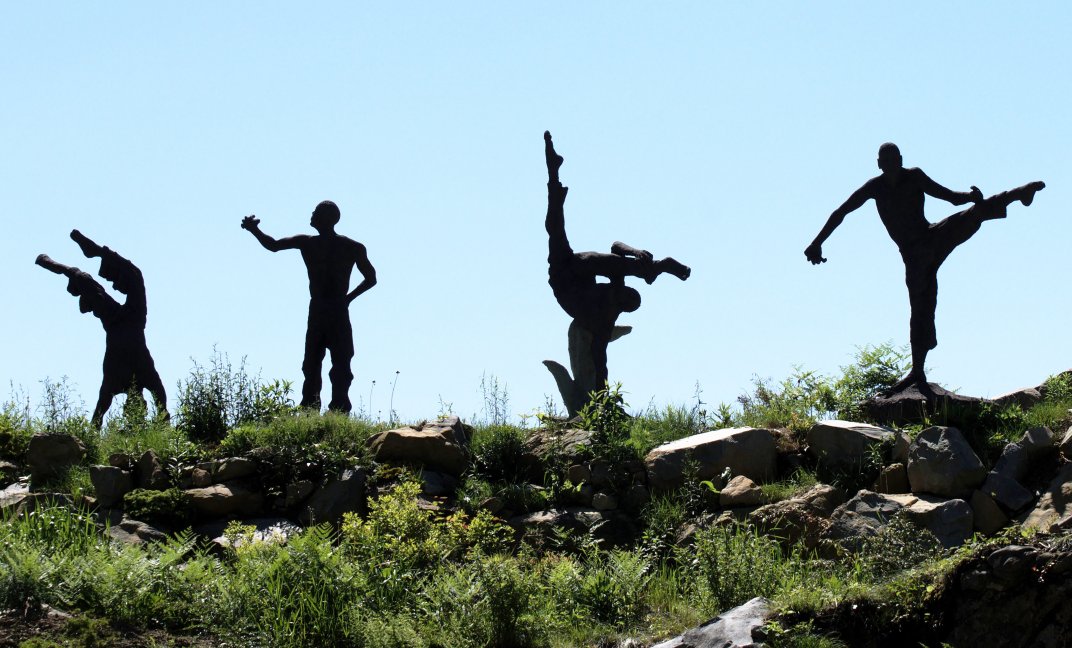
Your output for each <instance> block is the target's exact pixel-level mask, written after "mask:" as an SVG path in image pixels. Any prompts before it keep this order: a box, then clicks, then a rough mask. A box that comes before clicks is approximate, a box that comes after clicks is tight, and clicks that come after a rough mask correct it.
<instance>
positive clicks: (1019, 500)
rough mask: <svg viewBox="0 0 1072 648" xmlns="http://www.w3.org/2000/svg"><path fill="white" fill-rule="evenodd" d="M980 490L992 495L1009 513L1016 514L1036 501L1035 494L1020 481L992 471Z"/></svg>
mask: <svg viewBox="0 0 1072 648" xmlns="http://www.w3.org/2000/svg"><path fill="white" fill-rule="evenodd" d="M980 490H981V491H983V492H984V493H986V494H987V495H989V496H990V498H991V499H993V500H994V501H995V502H996V503H997V504H998V505H1000V506H1001V508H1002V509H1003V510H1004V511H1006V512H1007V513H1008V514H1009V515H1016V514H1017V513H1020V512H1021V511H1023V510H1024V509H1025V508H1027V507H1028V506H1030V505H1031V503H1032V502H1034V501H1035V494H1034V493H1032V492H1031V491H1029V490H1027V489H1026V488H1024V487H1023V486H1022V485H1020V482H1017V481H1014V480H1012V479H1009V478H1008V477H1004V476H1002V475H999V474H998V473H996V472H990V473H989V474H987V476H986V481H984V482H983V485H982V486H981V487H980Z"/></svg>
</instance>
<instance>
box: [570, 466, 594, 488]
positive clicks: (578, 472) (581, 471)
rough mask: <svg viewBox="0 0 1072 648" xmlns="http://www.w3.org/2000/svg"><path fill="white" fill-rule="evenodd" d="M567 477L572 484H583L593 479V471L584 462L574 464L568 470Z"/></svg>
mask: <svg viewBox="0 0 1072 648" xmlns="http://www.w3.org/2000/svg"><path fill="white" fill-rule="evenodd" d="M566 479H567V480H569V482H570V483H571V484H583V483H585V482H587V481H590V480H591V479H592V471H590V470H588V466H585V465H584V464H573V465H572V466H570V467H569V468H568V469H567V470H566Z"/></svg>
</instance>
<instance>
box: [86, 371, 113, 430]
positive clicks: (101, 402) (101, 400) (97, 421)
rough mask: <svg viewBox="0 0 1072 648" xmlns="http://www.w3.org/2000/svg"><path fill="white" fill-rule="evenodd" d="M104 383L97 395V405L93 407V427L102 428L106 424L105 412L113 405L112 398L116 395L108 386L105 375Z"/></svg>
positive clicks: (91, 419)
mask: <svg viewBox="0 0 1072 648" xmlns="http://www.w3.org/2000/svg"><path fill="white" fill-rule="evenodd" d="M104 381H105V382H104V383H103V384H102V385H101V388H100V392H99V393H98V395H97V405H96V406H95V407H94V408H93V416H92V417H91V418H90V421H91V422H92V423H93V427H95V428H96V429H98V430H99V429H101V426H102V425H103V424H104V414H105V412H107V411H108V408H109V407H111V405H112V399H113V398H114V397H115V394H114V393H113V391H112V389H111V388H110V387H109V386H108V377H107V376H105V378H104Z"/></svg>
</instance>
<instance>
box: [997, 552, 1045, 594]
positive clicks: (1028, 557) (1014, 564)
mask: <svg viewBox="0 0 1072 648" xmlns="http://www.w3.org/2000/svg"><path fill="white" fill-rule="evenodd" d="M1038 555H1039V551H1038V549H1035V548H1034V547H1024V546H1021V545H1009V546H1007V547H1002V548H1001V549H998V550H997V551H995V552H994V553H992V554H990V556H988V557H987V559H986V562H987V563H988V564H989V566H990V572H991V573H992V574H994V576H995V577H997V578H998V579H999V580H1001V581H1004V582H1005V583H1006V584H1007V585H1017V584H1019V583H1020V582H1022V581H1023V580H1024V579H1025V578H1027V577H1028V576H1029V575H1031V568H1032V567H1034V566H1035V562H1036V559H1037V558H1038Z"/></svg>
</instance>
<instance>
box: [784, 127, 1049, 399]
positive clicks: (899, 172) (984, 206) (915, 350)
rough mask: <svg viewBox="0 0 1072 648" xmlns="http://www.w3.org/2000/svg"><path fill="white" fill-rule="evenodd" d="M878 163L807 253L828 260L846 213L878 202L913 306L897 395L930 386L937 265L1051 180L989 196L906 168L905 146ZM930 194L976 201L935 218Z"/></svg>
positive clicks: (883, 150)
mask: <svg viewBox="0 0 1072 648" xmlns="http://www.w3.org/2000/svg"><path fill="white" fill-rule="evenodd" d="M878 167H879V169H881V170H882V174H881V175H879V176H876V177H874V178H872V179H870V180H868V181H867V182H865V183H864V185H863V186H862V187H860V188H859V189H857V190H856V191H854V192H853V193H852V195H851V196H849V198H848V200H846V201H845V202H844V204H842V205H841V206H840V207H838V208H837V209H835V210H834V212H833V213H832V214H830V218H829V219H828V220H827V221H826V224H825V225H824V226H823V228H822V230H821V231H820V232H819V235H818V236H816V237H815V240H814V241H812V243H811V245H809V246H808V247H807V249H805V250H804V255H805V256H806V257H807V259H808V261H810V262H811V263H813V264H816V265H817V264H820V263H824V262H825V261H826V259H824V258H823V250H822V245H823V242H824V241H826V239H827V238H828V237H829V236H830V234H831V233H832V232H833V231H834V230H835V229H836V228H837V226H838V225H840V224H841V222H842V221H843V220H845V216H846V215H847V214H849V213H850V212H852V211H854V210H856V209H858V208H859V207H861V206H863V204H864V203H865V202H867V201H868V200H869V199H873V200H874V201H875V207H876V208H877V209H878V215H879V217H880V218H881V219H882V224H883V225H885V226H886V231H887V232H889V235H890V238H892V239H893V242H894V243H896V244H897V247H898V249H899V250H900V252H901V258H902V259H903V260H904V264H905V283H906V284H907V286H908V300H909V304H910V306H911V318H910V321H909V327H910V337H909V340H910V341H911V346H912V370H911V372H910V373H909V374H908V375H907V376H906V377H905V378H904V379H902V380H901V381H900V382H899V383H898V384H897V385H895V386H894V387H893V388H892V389H890V390H889V392H887V393H889V394H893V393H897V392H900V391H903V390H905V389H907V388H909V387H912V386H919V387H925V386H926V385H927V378H926V375H925V374H924V363H925V362H926V359H927V352H928V351H930V350H931V349H933V348H935V347H936V346H938V337H937V333H936V331H935V327H934V315H935V308H936V306H937V303H938V268H940V267H941V265H942V262H944V261H945V260H946V257H948V256H949V254H950V252H952V251H953V249H954V248H956V247H957V246H958V245H960V244H961V243H964V242H965V241H967V240H968V239H969V238H971V237H972V235H974V234H975V233H976V232H978V231H979V227H980V226H981V225H982V223H983V221H986V220H991V219H995V218H1005V215H1006V214H1005V212H1006V207H1008V206H1009V204H1011V203H1013V202H1015V201H1017V200H1019V201H1020V202H1021V203H1023V204H1024V205H1030V204H1031V202H1032V201H1033V200H1034V198H1035V192H1037V191H1040V190H1042V189H1043V188H1044V187H1045V186H1046V185H1045V184H1044V183H1042V182H1030V183H1028V184H1025V185H1023V186H1021V187H1017V188H1016V189H1013V190H1011V191H1003V192H1001V193H998V194H995V195H993V196H990V197H989V198H984V197H983V194H982V192H981V191H980V190H979V188H978V187H974V186H973V187H971V191H953V190H951V189H947V188H946V187H943V186H942V185H940V184H938V183H937V182H935V181H934V180H931V179H930V178H929V177H928V176H927V174H925V173H923V171H922V170H920V169H918V168H915V167H913V168H910V169H906V168H904V167H903V166H902V160H901V152H900V150H898V148H897V146H896V145H895V144H891V143H888V142H887V143H886V144H883V145H882V146H881V147H879V150H878ZM927 195H929V196H934V197H935V198H939V199H941V200H944V201H946V202H949V203H952V204H954V205H963V204H965V203H968V202H971V203H974V204H973V205H972V206H971V207H969V208H967V209H965V210H964V211H961V212H957V213H956V214H953V215H952V216H949V217H948V218H946V219H944V220H941V221H939V222H937V223H931V222H929V221H927V219H926V218H925V217H924V215H923V201H924V197H925V196H927Z"/></svg>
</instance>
